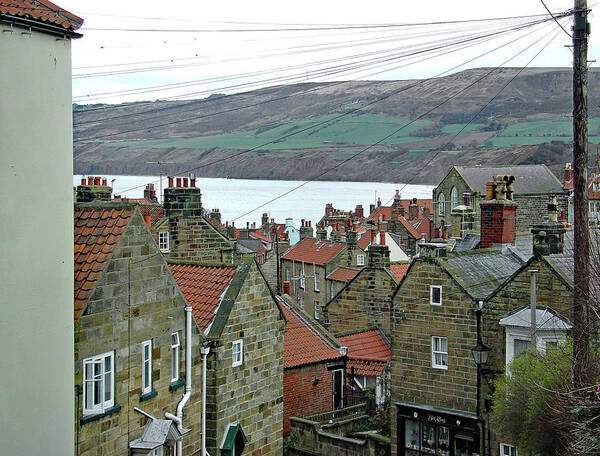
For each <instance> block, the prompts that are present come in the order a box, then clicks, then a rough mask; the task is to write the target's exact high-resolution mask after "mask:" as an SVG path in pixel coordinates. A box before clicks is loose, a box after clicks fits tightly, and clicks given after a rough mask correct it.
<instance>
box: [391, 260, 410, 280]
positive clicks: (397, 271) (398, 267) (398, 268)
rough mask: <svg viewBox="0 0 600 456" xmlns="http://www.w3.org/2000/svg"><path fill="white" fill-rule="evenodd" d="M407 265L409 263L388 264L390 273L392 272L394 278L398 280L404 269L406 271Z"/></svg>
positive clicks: (403, 273)
mask: <svg viewBox="0 0 600 456" xmlns="http://www.w3.org/2000/svg"><path fill="white" fill-rule="evenodd" d="M409 266H410V263H397V264H390V271H392V274H394V277H396V280H397V281H398V282H400V281H401V280H402V278H403V277H404V276H405V275H406V271H408V268H409Z"/></svg>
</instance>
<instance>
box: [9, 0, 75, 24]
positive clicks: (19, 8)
mask: <svg viewBox="0 0 600 456" xmlns="http://www.w3.org/2000/svg"><path fill="white" fill-rule="evenodd" d="M0 14H6V15H10V16H16V17H21V18H24V19H30V20H33V21H36V22H41V23H49V24H52V25H57V26H60V27H63V28H64V29H66V30H71V31H75V30H77V29H78V28H79V27H81V25H82V24H83V19H81V18H80V17H78V16H75V15H74V14H73V13H69V12H68V11H67V10H64V9H62V8H61V7H59V6H58V5H55V4H54V3H52V2H49V1H48V0H37V1H34V0H0Z"/></svg>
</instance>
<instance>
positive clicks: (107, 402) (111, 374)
mask: <svg viewBox="0 0 600 456" xmlns="http://www.w3.org/2000/svg"><path fill="white" fill-rule="evenodd" d="M107 359H109V363H110V366H109V370H108V371H107V370H106V360H107ZM96 364H98V365H99V366H100V372H99V373H98V374H95V373H94V365H96ZM88 366H89V367H90V369H91V371H90V373H91V377H89V378H88V377H87V372H86V369H87V367H88ZM107 376H108V377H107ZM82 377H83V401H82V402H83V414H84V415H96V414H98V413H103V412H104V411H105V410H106V409H108V408H110V407H112V406H114V405H115V352H114V351H109V352H106V353H102V354H101V355H96V356H92V357H89V358H85V359H84V360H83V368H82ZM107 380H108V383H109V384H110V397H109V398H108V399H106V398H105V399H104V400H103V401H102V400H101V401H98V402H97V403H96V398H95V397H94V396H93V395H94V392H95V391H96V388H95V384H96V383H99V386H100V388H99V394H100V397H101V398H102V397H105V391H106V384H107ZM90 388H91V390H90ZM90 392H91V395H92V397H91V400H92V404H91V406H90V404H89V403H88V401H87V396H88V394H89V393H90Z"/></svg>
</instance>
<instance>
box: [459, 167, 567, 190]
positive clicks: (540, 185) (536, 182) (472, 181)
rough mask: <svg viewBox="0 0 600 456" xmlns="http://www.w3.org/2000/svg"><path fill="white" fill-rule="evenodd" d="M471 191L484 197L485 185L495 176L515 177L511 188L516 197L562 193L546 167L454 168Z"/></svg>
mask: <svg viewBox="0 0 600 456" xmlns="http://www.w3.org/2000/svg"><path fill="white" fill-rule="evenodd" d="M456 169H457V171H458V172H459V173H460V174H461V175H462V176H463V177H464V179H465V180H466V181H467V183H468V184H469V186H470V187H471V188H472V189H473V191H476V192H479V193H480V194H482V195H485V185H486V183H488V182H490V181H491V180H492V176H494V175H496V174H508V175H512V176H515V182H514V184H513V187H514V189H515V193H516V194H517V195H522V194H532V193H562V192H563V191H564V189H563V186H562V183H561V182H560V181H559V180H558V179H557V178H556V176H555V175H554V174H552V171H550V170H549V169H548V167H547V166H546V165H511V166H485V167H484V166H456Z"/></svg>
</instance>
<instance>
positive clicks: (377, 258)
mask: <svg viewBox="0 0 600 456" xmlns="http://www.w3.org/2000/svg"><path fill="white" fill-rule="evenodd" d="M367 266H368V267H370V268H389V267H390V249H389V248H388V246H387V245H379V244H371V245H369V247H367Z"/></svg>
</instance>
